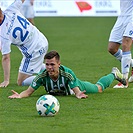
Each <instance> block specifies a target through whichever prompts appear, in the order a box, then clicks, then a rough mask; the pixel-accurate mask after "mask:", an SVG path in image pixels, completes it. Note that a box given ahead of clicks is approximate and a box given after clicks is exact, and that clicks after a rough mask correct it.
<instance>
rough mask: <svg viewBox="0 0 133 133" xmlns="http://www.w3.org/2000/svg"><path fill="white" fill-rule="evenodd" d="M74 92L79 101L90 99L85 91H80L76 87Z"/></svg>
mask: <svg viewBox="0 0 133 133" xmlns="http://www.w3.org/2000/svg"><path fill="white" fill-rule="evenodd" d="M72 90H73V92H74V93H75V96H76V97H77V98H78V99H81V98H87V97H88V95H86V94H85V91H80V89H79V87H74V88H73V89H72Z"/></svg>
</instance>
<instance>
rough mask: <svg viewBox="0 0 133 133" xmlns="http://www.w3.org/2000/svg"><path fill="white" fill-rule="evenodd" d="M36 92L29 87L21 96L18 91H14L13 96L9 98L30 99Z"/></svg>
mask: <svg viewBox="0 0 133 133" xmlns="http://www.w3.org/2000/svg"><path fill="white" fill-rule="evenodd" d="M34 91H35V90H34V89H33V88H32V87H31V86H29V87H28V89H27V90H25V91H22V92H21V93H20V94H19V93H17V92H16V91H14V90H12V93H13V94H12V95H11V96H9V97H8V98H10V99H14V98H25V97H29V96H30V95H31V94H32V93H33V92H34Z"/></svg>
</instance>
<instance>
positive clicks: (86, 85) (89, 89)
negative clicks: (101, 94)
mask: <svg viewBox="0 0 133 133" xmlns="http://www.w3.org/2000/svg"><path fill="white" fill-rule="evenodd" d="M80 88H82V89H81V91H84V90H85V91H86V94H89V93H97V92H98V87H97V86H96V85H95V84H92V83H90V82H87V81H84V82H82V84H81V87H80Z"/></svg>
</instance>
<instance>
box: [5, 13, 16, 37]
mask: <svg viewBox="0 0 133 133" xmlns="http://www.w3.org/2000/svg"><path fill="white" fill-rule="evenodd" d="M15 15H16V13H13V16H12V20H11V24H10V26H9V29H8V32H7V35H9V34H10V32H11V30H12V27H13V24H14V21H15Z"/></svg>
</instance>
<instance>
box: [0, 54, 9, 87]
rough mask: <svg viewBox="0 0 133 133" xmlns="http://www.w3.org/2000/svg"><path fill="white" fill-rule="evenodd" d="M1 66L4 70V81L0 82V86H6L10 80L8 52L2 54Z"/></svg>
mask: <svg viewBox="0 0 133 133" xmlns="http://www.w3.org/2000/svg"><path fill="white" fill-rule="evenodd" d="M2 67H3V71H4V81H3V82H2V83H1V84H0V87H7V86H8V84H9V80H10V53H9V54H5V55H3V57H2Z"/></svg>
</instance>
